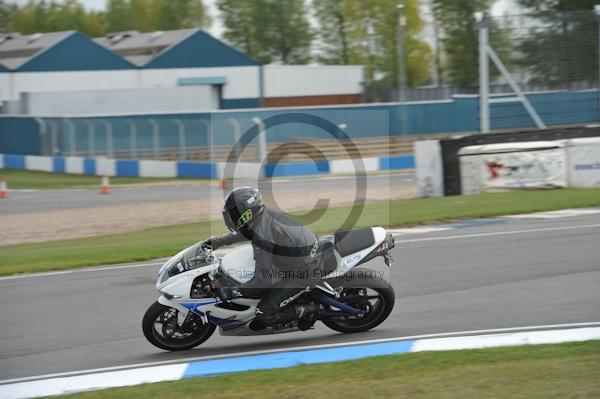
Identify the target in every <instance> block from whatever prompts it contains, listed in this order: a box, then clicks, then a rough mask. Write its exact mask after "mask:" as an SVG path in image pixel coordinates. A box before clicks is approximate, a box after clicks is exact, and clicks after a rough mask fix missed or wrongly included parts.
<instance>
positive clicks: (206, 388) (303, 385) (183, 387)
mask: <svg viewBox="0 0 600 399" xmlns="http://www.w3.org/2000/svg"><path fill="white" fill-rule="evenodd" d="M215 397H219V398H240V397H243V398H245V399H252V398H307V399H308V398H316V397H319V398H332V399H336V398H340V399H345V398H401V397H408V398H414V399H419V398H447V399H452V398H514V399H519V398H528V399H529V398H567V397H568V398H598V397H600V341H588V342H578V343H566V344H557V345H532V346H519V347H512V348H494V349H478V350H465V351H447V352H423V353H412V354H405V355H397V356H385V357H374V358H369V359H362V360H355V361H349V362H340V363H327V364H320V365H310V366H299V367H294V368H289V369H279V370H268V371H257V372H247V373H237V374H232V375H225V376H218V377H210V378H196V379H189V380H184V381H176V382H164V383H156V384H145V385H140V386H134V387H127V388H115V389H107V390H101V391H95V392H86V393H81V394H76V395H69V396H66V398H69V399H104V398H128V399H134V398H144V399H146V398H147V399H152V398H172V399H188V398H190V399H191V398H215Z"/></svg>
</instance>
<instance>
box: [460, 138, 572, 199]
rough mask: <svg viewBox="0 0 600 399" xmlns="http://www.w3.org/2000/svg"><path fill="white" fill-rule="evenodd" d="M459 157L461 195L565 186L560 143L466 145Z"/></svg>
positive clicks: (563, 154) (564, 168) (564, 171)
mask: <svg viewBox="0 0 600 399" xmlns="http://www.w3.org/2000/svg"><path fill="white" fill-rule="evenodd" d="M459 155H460V167H461V183H462V191H463V193H464V194H475V193H478V192H482V191H486V190H490V189H503V188H521V187H531V188H533V187H551V186H556V187H565V186H566V185H567V168H566V165H567V163H566V156H565V148H564V144H563V143H560V142H527V143H507V144H490V145H480V146H470V147H465V148H462V149H461V150H460V152H459Z"/></svg>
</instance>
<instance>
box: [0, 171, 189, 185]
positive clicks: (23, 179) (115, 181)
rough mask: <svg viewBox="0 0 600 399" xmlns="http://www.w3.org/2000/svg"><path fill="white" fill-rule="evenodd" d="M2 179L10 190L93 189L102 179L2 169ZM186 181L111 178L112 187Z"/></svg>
mask: <svg viewBox="0 0 600 399" xmlns="http://www.w3.org/2000/svg"><path fill="white" fill-rule="evenodd" d="M0 177H3V178H4V179H6V182H7V184H8V188H9V189H20V190H23V189H38V190H50V189H67V188H92V187H99V186H100V177H98V176H88V175H72V174H67V173H50V172H38V171H32V170H14V169H0ZM182 180H185V179H175V178H160V177H111V178H110V183H111V184H112V185H123V184H140V183H165V182H172V181H182ZM188 180H189V179H188Z"/></svg>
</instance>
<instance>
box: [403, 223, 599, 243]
mask: <svg viewBox="0 0 600 399" xmlns="http://www.w3.org/2000/svg"><path fill="white" fill-rule="evenodd" d="M596 227H600V224H586V225H581V226H564V227H546V228H542V229H530V230H509V231H495V232H491V233H476V234H461V235H455V236H444V237H428V238H413V239H409V240H396V244H402V243H410V242H421V241H441V240H457V239H461V238H474V237H490V236H502V235H508V234H524V233H535V232H542V231H560V230H575V229H592V228H596Z"/></svg>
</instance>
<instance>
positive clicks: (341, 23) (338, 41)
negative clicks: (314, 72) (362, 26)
mask: <svg viewBox="0 0 600 399" xmlns="http://www.w3.org/2000/svg"><path fill="white" fill-rule="evenodd" d="M348 3H349V2H348V1H346V0H313V8H314V13H315V17H316V18H317V21H318V22H319V29H318V33H317V36H318V38H319V42H320V48H319V51H320V54H319V57H318V60H319V61H320V62H323V63H325V64H342V65H346V64H350V63H351V62H352V61H351V59H352V58H353V57H352V56H351V49H350V45H351V43H350V36H351V31H352V29H353V21H351V20H350V16H349V15H348V9H349V4H348Z"/></svg>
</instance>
